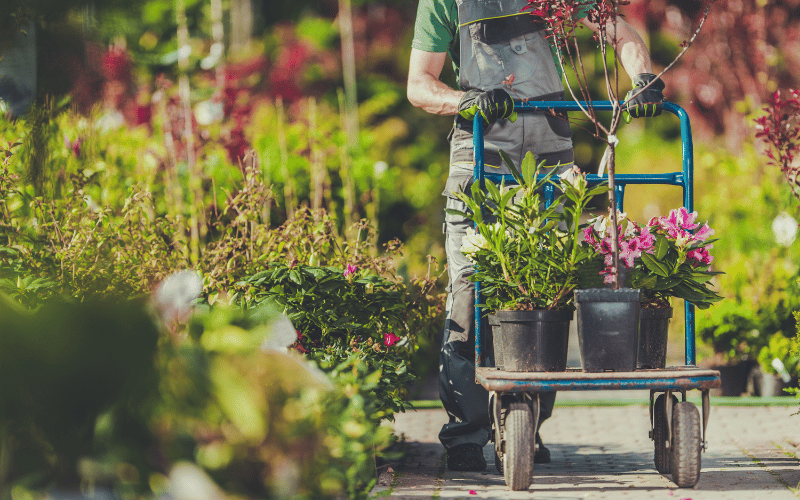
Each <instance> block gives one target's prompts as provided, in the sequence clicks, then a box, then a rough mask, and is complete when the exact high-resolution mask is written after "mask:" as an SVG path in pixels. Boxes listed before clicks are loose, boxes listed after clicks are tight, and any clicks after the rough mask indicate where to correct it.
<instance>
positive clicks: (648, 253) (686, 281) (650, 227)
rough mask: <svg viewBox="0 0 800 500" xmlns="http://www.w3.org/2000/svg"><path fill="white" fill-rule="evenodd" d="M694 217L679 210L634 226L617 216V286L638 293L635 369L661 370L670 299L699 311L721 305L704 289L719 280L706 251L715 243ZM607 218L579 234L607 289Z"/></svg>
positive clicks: (609, 275)
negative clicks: (598, 259)
mask: <svg viewBox="0 0 800 500" xmlns="http://www.w3.org/2000/svg"><path fill="white" fill-rule="evenodd" d="M696 219H697V213H696V212H689V211H688V210H686V208H684V207H681V208H678V209H673V210H671V211H670V212H669V214H668V215H667V216H663V217H653V218H652V219H651V220H650V221H649V222H648V223H647V224H646V225H640V224H637V223H636V222H634V221H632V220H630V219H628V218H627V214H625V213H622V212H618V213H617V220H618V221H619V226H618V234H619V243H618V244H619V249H620V254H619V255H620V263H621V269H620V276H621V280H620V281H621V282H622V283H623V284H626V285H627V286H630V287H631V288H633V289H640V290H641V310H640V326H639V342H638V353H637V361H636V368H640V369H641V368H663V367H664V366H665V364H666V347H667V329H668V326H669V318H670V317H672V307H671V304H670V299H671V298H672V297H677V298H680V299H684V300H686V301H688V302H690V303H692V304H694V305H695V306H696V307H698V308H700V309H706V308H708V307H709V306H710V305H711V304H712V303H714V302H716V301H718V300H721V299H722V297H720V296H719V295H718V294H717V293H716V292H715V291H713V290H712V289H711V288H710V287H709V281H710V280H711V278H713V277H714V276H715V275H717V274H720V273H719V272H717V271H712V270H711V269H710V265H711V262H712V260H713V257H712V256H711V254H710V253H709V250H710V249H711V248H712V247H713V245H712V244H713V242H714V241H715V240H710V239H709V237H710V236H712V235H713V234H714V230H713V229H711V228H710V227H709V226H708V224H707V223H706V224H703V225H702V226H700V225H699V224H697V223H696V222H695V221H696ZM610 223H611V222H610V218H609V217H607V216H600V217H596V218H595V219H593V220H591V221H590V225H589V226H588V227H587V228H586V229H585V230H584V244H585V245H587V246H589V247H591V248H593V249H595V250H596V251H597V252H598V253H600V254H601V255H602V256H603V265H604V267H603V268H602V269H601V270H600V271H599V274H600V275H601V276H603V277H604V282H605V283H607V284H611V283H612V274H613V267H612V265H613V262H612V255H611V254H612V249H611V235H610V232H609V231H608V227H609V225H610Z"/></svg>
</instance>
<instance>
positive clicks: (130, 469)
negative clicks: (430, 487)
mask: <svg viewBox="0 0 800 500" xmlns="http://www.w3.org/2000/svg"><path fill="white" fill-rule="evenodd" d="M0 307H2V313H3V318H4V321H3V322H2V325H0V343H2V348H3V349H2V354H0V355H2V356H3V359H2V363H0V371H2V382H1V384H2V390H0V442H1V443H2V448H1V449H0V454H1V455H2V456H0V464H3V467H2V470H0V489H2V491H3V492H4V494H7V493H8V492H9V490H10V489H12V488H13V490H14V492H15V493H14V497H17V496H20V495H23V496H26V497H29V496H27V495H32V496H30V498H39V497H41V494H42V493H44V492H47V491H70V489H72V488H77V486H78V485H79V484H82V485H84V486H89V487H91V488H97V489H101V490H102V489H109V490H113V491H114V493H115V494H116V495H117V496H118V497H119V498H156V497H159V496H160V495H163V494H165V493H167V491H168V490H167V485H168V484H171V486H170V488H172V489H171V490H169V491H170V492H171V494H174V495H178V496H180V495H181V494H186V492H192V491H197V489H198V488H199V487H200V486H201V484H200V483H199V482H198V481H201V482H202V477H204V476H205V477H206V478H208V480H210V481H213V483H215V484H216V485H217V486H216V487H217V488H220V489H221V490H222V491H224V492H226V494H230V495H236V496H241V497H248V498H297V499H317V498H342V497H348V498H366V495H367V492H368V491H369V489H370V488H371V486H372V485H374V484H375V481H376V474H375V472H376V471H375V457H376V456H377V455H379V454H381V453H382V452H383V450H385V449H386V448H387V446H388V445H389V444H390V443H391V442H392V439H393V438H392V433H391V429H390V428H388V427H385V426H382V425H381V420H382V419H383V418H385V411H381V409H380V408H379V407H378V406H379V405H378V404H377V403H376V401H377V399H376V398H375V397H374V394H373V392H374V391H375V390H376V386H377V385H378V384H379V382H380V379H381V376H382V375H381V372H380V371H374V372H373V371H372V370H370V369H369V368H368V363H367V362H366V361H365V359H364V358H363V357H358V356H349V357H347V358H345V359H344V360H342V361H341V362H339V363H337V364H336V366H326V368H327V369H328V371H329V372H330V375H329V376H326V375H325V374H323V372H321V371H319V369H318V368H316V367H315V365H314V364H313V363H311V362H310V361H309V360H307V359H305V358H304V357H303V356H301V355H299V354H297V353H293V352H286V351H283V352H282V351H280V350H272V349H262V348H260V347H259V346H260V345H261V343H262V342H263V341H264V340H265V339H268V338H269V337H270V335H274V334H275V332H274V329H272V328H273V327H272V326H271V325H272V324H273V323H272V322H273V321H274V320H275V317H276V312H275V310H274V309H269V308H256V309H253V310H251V311H248V312H244V311H242V310H241V309H240V308H238V307H231V306H222V305H217V306H214V307H210V308H205V309H204V310H201V311H200V312H199V313H198V314H196V315H195V316H194V318H193V320H192V323H191V324H190V325H189V328H188V329H185V328H184V329H180V330H172V332H171V333H170V332H168V331H167V330H165V329H163V330H159V328H158V327H157V322H156V317H155V316H153V315H151V313H150V312H149V310H148V308H147V307H146V305H145V304H144V303H143V302H130V301H125V302H120V301H116V300H94V301H85V302H82V303H76V302H71V301H68V302H63V301H57V302H49V303H47V304H45V305H43V306H41V307H40V308H39V309H37V310H27V309H22V308H20V307H19V306H17V305H14V304H11V303H8V302H5V301H4V302H2V304H1V305H0ZM187 481H188V484H187ZM181 485H183V486H181ZM180 488H186V489H185V490H180ZM179 490H180V491H179Z"/></svg>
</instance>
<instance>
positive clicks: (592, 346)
mask: <svg viewBox="0 0 800 500" xmlns="http://www.w3.org/2000/svg"><path fill="white" fill-rule="evenodd" d="M641 295H642V291H641V290H639V289H632V288H619V289H610V288H588V289H583V290H575V303H576V305H577V308H578V315H577V316H578V344H579V346H580V353H581V366H582V367H583V370H584V371H586V372H603V371H616V372H625V371H634V370H635V369H636V356H637V342H638V340H639V310H640V303H639V301H640V300H641Z"/></svg>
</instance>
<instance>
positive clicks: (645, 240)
mask: <svg viewBox="0 0 800 500" xmlns="http://www.w3.org/2000/svg"><path fill="white" fill-rule="evenodd" d="M638 240H639V249H640V250H643V251H648V252H652V248H653V245H655V244H656V238H655V237H654V236H653V235H652V234H650V231H643V232H642V234H640V235H639V238H638Z"/></svg>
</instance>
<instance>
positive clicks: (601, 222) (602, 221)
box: [590, 215, 608, 239]
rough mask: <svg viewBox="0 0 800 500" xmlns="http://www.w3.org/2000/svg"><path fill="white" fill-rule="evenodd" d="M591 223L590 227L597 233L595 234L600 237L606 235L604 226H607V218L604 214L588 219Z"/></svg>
mask: <svg viewBox="0 0 800 500" xmlns="http://www.w3.org/2000/svg"><path fill="white" fill-rule="evenodd" d="M590 222H591V223H592V229H594V231H595V232H596V233H597V235H598V236H599V237H600V238H601V239H602V238H605V237H606V227H607V226H608V219H607V218H606V217H604V216H602V215H601V216H599V217H595V218H594V219H592V220H591V221H590Z"/></svg>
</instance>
